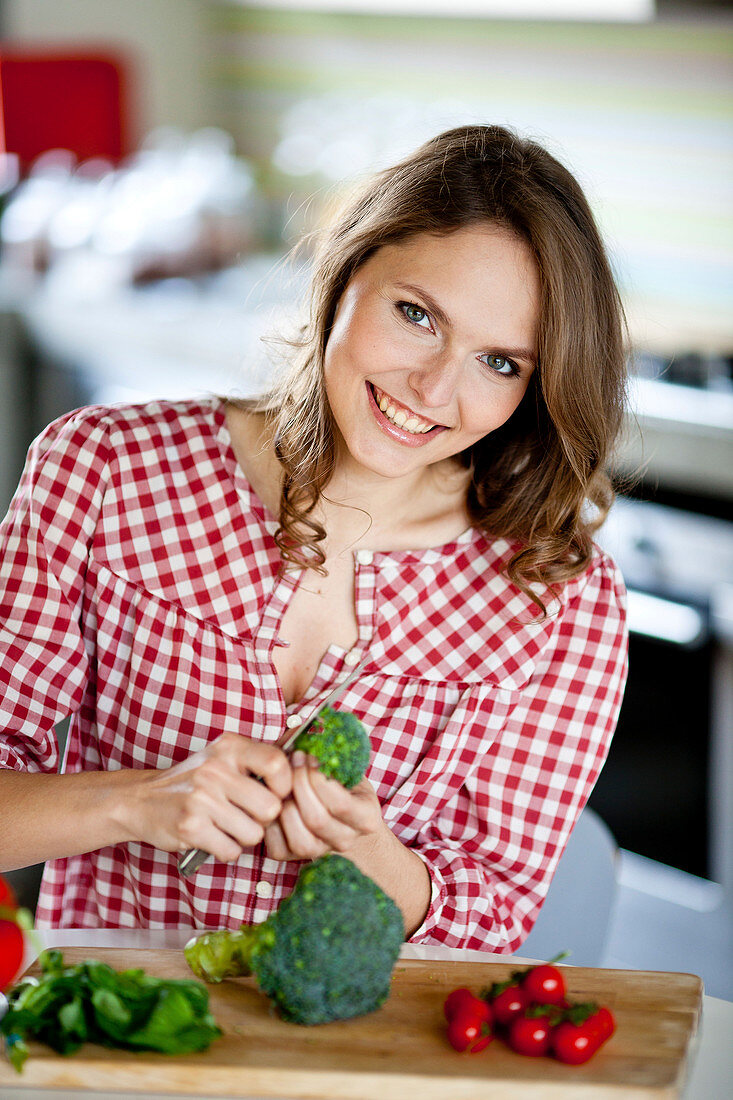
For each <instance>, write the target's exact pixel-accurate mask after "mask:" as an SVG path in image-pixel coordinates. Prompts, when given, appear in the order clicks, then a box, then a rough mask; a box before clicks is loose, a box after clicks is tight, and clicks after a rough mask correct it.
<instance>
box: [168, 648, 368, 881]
mask: <svg viewBox="0 0 733 1100" xmlns="http://www.w3.org/2000/svg"><path fill="white" fill-rule="evenodd" d="M366 661H367V658H366V656H364V657H362V659H361V661H359V664H358V665H356V667H355V668H353V669H352V670H351V672H350V673H349V675H348V676H347V677H346V678H345V679H344V680H341V682H340V683H338V684H337V685H336V687H335V688H334V689H333V691H331V692H329V694H328V695H327V696H326V698H325V699H324V700H323V702H322V703H319V704H318V706H317V707H316V709H315V710H314V711H313V713H312V714H310V715H309V716H308V717H307V718H306V719H305V721H304V722H301V723H300V725H299V726H297V727H296V728H295V729H294V730H286V731H285V733H284V734H283V735H282V737H281V738H280V739H279V741H277V742H276V745H277V747H278V748H279V749H282V750H283V752H287V751H288V749H290V748H291V747H292V745H293V744H294V743H295V742H296V741H297V739H298V737H300V735H301V733H303V731H304V730H307V729H308V726H310V725H311V723H312V722H315V720H316V718H317V717H318V715H319V714H322V713H323V711H324V710H325V709H326V707H328V706H330V705H331V703H333V702H334V701H335V700H336V699H338V697H339V696H340V695H341V694H343V692H344V691H346V689H347V687H349V685H350V684H353V682H354V680H355V679H356V678H357V676H358V675H359V673H360V672H361V671H362V669H363V668H364V665H365V664H366ZM209 856H210V853H209V852H205V851H204V850H203V848H190V849H189V850H188V851H187V852H184V854H183V855H182V856H180V857H179V860H178V873H179V874H180V875H182V876H183V878H188V876H189V875H192V874H193V873H194V871H197V870H198V869H199V867H200V866H201V864H202V863H204V862H205V860H207V859H208V858H209Z"/></svg>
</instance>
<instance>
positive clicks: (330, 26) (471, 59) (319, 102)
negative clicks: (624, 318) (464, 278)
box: [206, 2, 733, 353]
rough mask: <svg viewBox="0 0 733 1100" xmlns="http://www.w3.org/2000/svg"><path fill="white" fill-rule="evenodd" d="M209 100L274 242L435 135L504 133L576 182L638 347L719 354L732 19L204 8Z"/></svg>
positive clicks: (730, 160) (732, 151) (727, 338)
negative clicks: (631, 21)
mask: <svg viewBox="0 0 733 1100" xmlns="http://www.w3.org/2000/svg"><path fill="white" fill-rule="evenodd" d="M207 10H208V16H207V38H208V53H207V56H208V62H207V69H206V88H207V95H210V96H211V101H212V102H213V103H214V105H215V114H216V121H217V122H219V123H220V124H221V125H223V126H225V127H226V128H227V129H228V130H230V132H232V133H233V134H234V136H235V138H236V141H237V144H238V148H239V149H240V151H241V152H242V153H243V154H244V155H246V156H248V157H250V158H252V159H253V160H254V161H255V163H256V164H257V166H258V170H259V173H260V177H261V180H262V182H263V186H264V187H265V189H266V190H267V192H268V193H269V195H270V197H271V200H272V208H273V211H274V213H273V232H275V231H278V230H280V229H283V227H284V229H283V232H284V234H285V236H286V237H289V236H292V235H294V234H296V233H297V232H298V231H299V230H300V229H301V228H302V226H303V225H306V224H308V220H309V218H311V219H312V218H313V216H315V215H314V212H317V211H318V209H319V206H320V203H321V201H322V200H323V199H324V198H325V196H326V195H327V193H328V191H329V189H330V188H332V187H334V186H335V184H336V181H338V180H340V179H343V178H345V177H349V176H352V175H354V174H358V173H360V172H361V171H364V170H369V169H370V168H371V167H373V166H375V165H379V164H382V163H385V162H388V161H389V160H391V159H392V157H393V156H395V155H399V154H401V153H402V152H404V151H405V150H406V149H409V148H410V147H412V146H414V145H416V144H417V143H418V142H419V141H421V140H422V139H423V138H425V137H427V136H429V135H430V134H432V133H434V132H437V131H438V130H439V129H442V128H446V127H447V126H451V125H455V124H457V123H460V122H465V121H492V122H500V123H504V124H509V125H511V126H514V127H516V128H517V129H519V130H521V131H523V132H525V133H528V134H530V135H531V136H533V137H535V138H538V139H539V140H541V141H543V142H544V143H545V144H546V145H548V146H549V148H550V149H551V150H552V151H553V152H554V153H555V154H556V155H558V156H559V157H560V158H561V159H562V160H564V162H565V163H566V164H568V165H569V166H570V167H571V168H573V169H574V170H575V171H576V173H577V174H578V176H579V177H580V179H581V181H582V182H583V183H584V185H585V187H586V190H587V192H588V194H589V197H590V199H591V202H592V204H593V206H594V209H595V210H596V213H597V215H598V218H599V220H600V222H601V225H602V227H603V229H604V232H605V233H606V236H607V239H608V241H609V245H610V248H611V251H612V255H613V259H614V263H615V266H616V269H617V272H618V275H619V280H620V283H621V286H622V290H623V293H624V298H625V301H626V305H627V309H628V312H629V318H630V322H631V327H632V333H633V335H634V338H635V341H636V343H637V345H640V346H642V347H647V348H650V349H652V350H657V351H660V352H662V353H673V352H679V351H681V350H684V349H688V348H689V349H692V350H698V351H712V352H718V351H722V352H725V353H731V351H733V17H732V16H731V14H730V13H726V12H724V11H723V12H721V13H719V15H717V16H716V17H711V18H708V20H707V21H703V22H700V21H696V22H692V21H687V22H685V21H681V20H680V21H670V20H667V21H663V22H660V21H657V22H655V23H650V24H642V25H622V24H614V25H598V24H560V23H517V22H511V21H485V20H473V19H432V18H430V19H428V18H423V19H410V18H405V17H396V16H373V17H369V16H358V15H338V14H323V13H321V14H315V13H311V14H308V13H305V12H292V11H291V12H286V11H279V12H267V11H263V10H262V9H255V8H252V9H248V8H247V7H243V6H236V5H232V4H228V3H223V2H222V3H211V4H209V5H208V9H207Z"/></svg>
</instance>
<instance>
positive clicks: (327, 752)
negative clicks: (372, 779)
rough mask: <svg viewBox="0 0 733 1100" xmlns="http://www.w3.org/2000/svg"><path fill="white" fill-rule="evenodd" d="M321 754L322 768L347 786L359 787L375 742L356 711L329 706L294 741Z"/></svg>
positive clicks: (316, 755) (305, 750) (319, 765)
mask: <svg viewBox="0 0 733 1100" xmlns="http://www.w3.org/2000/svg"><path fill="white" fill-rule="evenodd" d="M293 749H302V751H303V752H307V753H310V755H311V756H315V757H317V759H318V761H319V764H318V770H319V771H322V772H323V774H324V775H327V776H329V777H330V778H331V779H337V780H338V781H339V783H342V784H343V786H344V787H348V788H351V787H355V786H356V784H357V783H359V782H360V781H361V780H362V779H363V778H364V773H365V771H366V769H367V765H368V763H369V757H370V755H371V751H372V746H371V744H370V741H369V735H368V733H367V731H366V730H365V729H364V726H363V725H362V724H361V722H360V721H359V719H358V718H357V717H356V715H355V714H351V713H350V712H349V711H338V710H332V709H331V707H325V708H324V710H322V711H321V713H320V714H319V715H318V716H317V717H316V718H314V719H313V721H312V722H311V724H310V726H308V728H307V729H305V730H303V732H302V733H301V734H300V736H299V737H298V738H297V739H296V741H295V742H294V744H293Z"/></svg>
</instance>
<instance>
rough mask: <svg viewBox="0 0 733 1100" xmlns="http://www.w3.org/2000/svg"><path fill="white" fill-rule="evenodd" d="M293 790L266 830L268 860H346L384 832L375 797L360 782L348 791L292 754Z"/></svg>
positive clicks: (302, 756)
mask: <svg viewBox="0 0 733 1100" xmlns="http://www.w3.org/2000/svg"><path fill="white" fill-rule="evenodd" d="M291 764H292V765H293V789H292V793H291V796H290V797H289V798H287V799H286V800H285V801H284V802H283V806H282V810H281V812H280V816H279V818H278V819H277V821H274V822H273V823H272V824H271V825H268V827H267V828H266V830H265V846H266V848H267V854H268V856H269V857H270V858H271V859H277V860H293V859H307V860H311V859H317V858H318V856H322V855H324V854H325V853H326V852H339V853H341V854H342V855H347V854H348V852H349V850H350V849H351V848H352V847H353V846H354V845H356V844H357V842H358V841H360V840H361V839H362V838H368V837H373V838H374V839H375V840H376V838H377V836H378V834H379V833H380V832H381V831H382V830H383V829H385V828H386V826H385V824H384V821H383V820H382V809H381V806H380V804H379V799H378V798H377V795H376V792H375V790H374V788H373V787H372V785H371V783H369V781H368V780H366V779H362V781H361V783H358V784H357V785H356V786H355V787H352V788H351V790H347V789H346V787H343V786H342V785H341V784H340V783H338V782H337V781H336V780H335V779H328V778H327V777H326V776H325V775H323V774H322V773H321V772H320V771H319V770H318V762H317V761H316V760H315V758H314V757H309V756H306V755H305V753H302V752H296V753H293V756H292V759H291Z"/></svg>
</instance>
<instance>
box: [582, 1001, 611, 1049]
mask: <svg viewBox="0 0 733 1100" xmlns="http://www.w3.org/2000/svg"><path fill="white" fill-rule="evenodd" d="M585 1026H586V1027H587V1028H588V1029H589V1030H590V1031H591V1033H592V1034H594V1035H597V1036H598V1038H599V1040H600V1042H601V1043H605V1041H606V1039H610V1038H611V1036H612V1035H613V1033H614V1031H615V1030H616V1021H615V1020H614V1018H613V1013H612V1012H611V1010H610V1008H606V1007H605V1005H602V1006H601V1007H600V1008H599V1009H598V1011H597V1012H594V1013H593V1015H592V1016H589V1017H588V1019H587V1020H586V1022H585Z"/></svg>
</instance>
